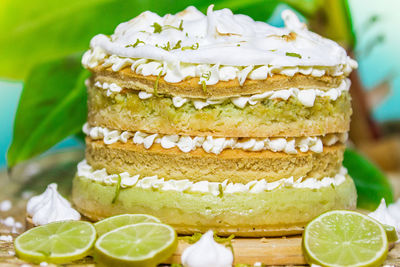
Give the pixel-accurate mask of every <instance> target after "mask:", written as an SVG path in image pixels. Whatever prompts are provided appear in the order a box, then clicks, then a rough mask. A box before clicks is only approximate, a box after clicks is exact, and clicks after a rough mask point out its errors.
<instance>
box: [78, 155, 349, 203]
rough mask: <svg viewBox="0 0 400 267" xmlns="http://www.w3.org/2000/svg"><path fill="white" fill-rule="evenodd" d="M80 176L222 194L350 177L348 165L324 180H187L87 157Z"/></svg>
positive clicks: (110, 182)
mask: <svg viewBox="0 0 400 267" xmlns="http://www.w3.org/2000/svg"><path fill="white" fill-rule="evenodd" d="M77 174H78V176H80V177H85V178H87V179H90V180H93V181H95V182H99V183H102V184H105V185H114V184H117V183H118V181H119V179H121V183H120V186H121V187H122V188H128V187H139V188H143V189H151V190H163V191H170V190H172V191H178V192H187V193H203V194H206V193H207V194H212V195H214V196H221V194H234V193H253V194H257V193H262V192H265V191H272V190H276V189H279V188H281V187H285V188H310V189H319V188H322V187H328V186H332V185H334V186H337V185H340V184H342V183H343V182H344V181H345V180H346V174H347V169H346V168H344V167H342V168H341V169H340V171H339V173H338V174H336V175H335V176H334V177H324V178H323V179H321V180H318V179H316V178H311V177H309V178H299V179H297V180H296V181H295V180H294V179H293V177H289V178H283V179H280V180H278V181H275V182H267V181H266V180H265V179H261V180H254V181H250V182H248V183H247V184H243V183H232V182H229V181H228V180H225V181H223V182H222V183H220V182H209V181H200V182H192V181H190V180H188V179H185V180H164V178H158V176H157V175H154V176H148V177H140V175H139V174H136V175H133V176H132V175H130V174H129V173H128V172H123V173H119V174H108V173H107V171H106V169H105V168H103V169H100V170H94V169H93V167H92V166H90V165H89V164H88V163H87V162H86V160H83V161H81V162H80V163H79V164H78V172H77Z"/></svg>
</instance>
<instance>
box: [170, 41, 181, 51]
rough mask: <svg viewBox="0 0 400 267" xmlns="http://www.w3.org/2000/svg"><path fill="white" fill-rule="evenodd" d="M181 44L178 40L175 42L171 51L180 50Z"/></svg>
mask: <svg viewBox="0 0 400 267" xmlns="http://www.w3.org/2000/svg"><path fill="white" fill-rule="evenodd" d="M181 43H182V40H179V41H178V42H176V44H175V45H174V47H172V50H174V49H179V48H181Z"/></svg>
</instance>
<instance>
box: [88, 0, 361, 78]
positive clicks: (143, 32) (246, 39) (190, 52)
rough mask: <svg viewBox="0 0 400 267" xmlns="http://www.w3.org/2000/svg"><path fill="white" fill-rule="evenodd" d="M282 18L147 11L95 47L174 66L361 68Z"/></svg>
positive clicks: (289, 15) (293, 19) (99, 38)
mask: <svg viewBox="0 0 400 267" xmlns="http://www.w3.org/2000/svg"><path fill="white" fill-rule="evenodd" d="M282 18H283V20H284V22H285V27H283V28H277V27H273V26H271V25H269V24H267V23H264V22H259V21H254V20H253V19H251V18H250V17H248V16H246V15H234V14H233V13H232V11H231V10H229V9H222V10H217V11H213V5H211V6H210V7H209V8H208V10H207V15H204V14H203V13H202V12H200V11H199V10H197V9H196V8H195V7H192V6H190V7H188V8H186V9H185V10H183V11H182V12H179V13H177V14H175V15H171V14H167V15H165V16H163V17H160V16H159V15H157V14H155V13H152V12H150V11H146V12H143V13H142V14H140V15H139V16H137V17H136V18H134V19H132V20H130V21H128V22H125V23H121V24H120V25H119V26H118V27H117V28H116V29H115V32H114V34H112V35H111V36H107V35H104V34H99V35H96V36H95V37H94V38H93V39H92V40H91V43H90V46H91V49H92V50H95V49H99V50H101V52H102V53H105V54H107V55H115V56H118V57H123V58H133V59H138V58H140V59H150V60H156V61H162V62H168V63H172V64H176V63H194V64H218V65H230V66H251V65H269V66H275V67H295V66H321V67H324V66H326V67H332V66H341V69H342V70H343V69H347V70H348V71H347V72H349V71H351V69H353V68H356V67H357V63H356V62H355V61H354V60H352V59H351V58H350V57H348V56H347V54H346V51H345V50H344V49H343V48H342V47H341V46H339V45H338V44H337V43H335V42H334V41H331V40H329V39H326V38H323V37H321V36H319V35H317V34H315V33H313V32H311V31H309V30H308V29H307V27H306V25H305V24H304V23H302V22H300V20H299V18H298V17H297V16H296V15H295V14H294V13H293V12H292V11H290V10H285V11H283V12H282ZM84 65H85V63H84ZM345 73H346V72H345Z"/></svg>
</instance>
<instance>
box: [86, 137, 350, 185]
mask: <svg viewBox="0 0 400 267" xmlns="http://www.w3.org/2000/svg"><path fill="white" fill-rule="evenodd" d="M344 147H345V146H344V145H342V144H336V145H334V146H330V147H324V150H323V152H322V153H315V152H306V153H297V154H286V153H280V152H271V151H258V152H252V151H243V150H239V149H227V150H224V151H223V152H221V154H219V155H215V154H211V153H206V152H204V151H203V150H202V149H201V148H198V149H196V150H194V151H192V152H189V153H184V152H182V151H180V150H179V149H178V148H171V149H164V148H162V147H161V146H160V145H159V144H154V145H153V146H152V147H151V148H149V149H145V148H144V147H143V146H141V145H136V144H133V143H130V142H128V143H125V144H124V143H121V142H117V143H114V144H111V145H106V144H104V142H103V141H102V140H99V141H94V140H92V139H90V138H86V160H87V162H88V163H89V164H90V165H91V166H92V167H93V168H94V169H102V168H105V169H106V170H107V172H108V173H110V174H114V173H115V174H118V173H121V172H125V171H126V172H128V173H130V174H132V175H133V174H135V175H136V174H140V175H141V176H153V175H157V176H158V177H160V178H164V179H166V180H170V179H177V180H183V179H189V180H191V181H203V180H206V181H210V182H223V181H224V180H226V179H228V180H229V181H230V182H233V183H247V182H250V181H253V180H258V179H265V180H266V181H267V182H273V181H276V180H280V179H282V178H289V177H292V176H293V178H294V179H295V180H296V179H298V178H300V177H313V178H316V179H322V178H324V177H332V176H335V174H336V173H338V172H339V170H340V167H341V165H342V160H343V151H344Z"/></svg>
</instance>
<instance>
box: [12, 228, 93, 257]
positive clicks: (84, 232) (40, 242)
mask: <svg viewBox="0 0 400 267" xmlns="http://www.w3.org/2000/svg"><path fill="white" fill-rule="evenodd" d="M95 240H96V230H95V228H94V226H93V225H92V224H91V223H89V222H84V221H61V222H54V223H50V224H46V225H42V226H38V227H35V228H32V229H30V230H28V231H26V232H25V233H23V234H21V235H20V236H18V237H17V238H16V239H15V241H14V247H15V251H16V254H17V256H18V257H19V258H21V259H23V260H26V261H29V262H32V263H40V262H43V261H46V262H50V263H57V264H61V263H67V262H71V261H74V260H77V259H80V258H83V257H85V256H86V255H88V254H89V253H90V251H91V248H92V247H93V245H94V242H95Z"/></svg>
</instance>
